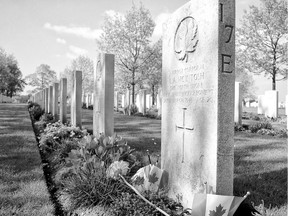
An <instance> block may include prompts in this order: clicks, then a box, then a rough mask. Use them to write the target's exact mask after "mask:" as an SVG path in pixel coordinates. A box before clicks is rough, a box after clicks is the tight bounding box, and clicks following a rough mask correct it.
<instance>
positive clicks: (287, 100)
mask: <svg viewBox="0 0 288 216" xmlns="http://www.w3.org/2000/svg"><path fill="white" fill-rule="evenodd" d="M285 114H286V116H287V122H288V95H286V100H285Z"/></svg>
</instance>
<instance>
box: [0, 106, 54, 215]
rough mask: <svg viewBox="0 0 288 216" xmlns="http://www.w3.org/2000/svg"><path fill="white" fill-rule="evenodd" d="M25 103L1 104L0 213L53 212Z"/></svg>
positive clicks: (36, 213) (48, 213)
mask: <svg viewBox="0 0 288 216" xmlns="http://www.w3.org/2000/svg"><path fill="white" fill-rule="evenodd" d="M52 213H53V206H52V203H51V202H50V200H49V194H48V191H47V188H46V184H45V180H44V175H43V171H42V164H41V159H40V155H39V151H38V148H37V144H36V140H35V135H34V132H33V129H32V125H31V120H30V116H29V114H28V111H27V104H21V105H20V104H0V215H35V216H36V215H43V216H44V215H53V214H52Z"/></svg>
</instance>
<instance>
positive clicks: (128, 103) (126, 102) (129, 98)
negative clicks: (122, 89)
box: [125, 89, 131, 107]
mask: <svg viewBox="0 0 288 216" xmlns="http://www.w3.org/2000/svg"><path fill="white" fill-rule="evenodd" d="M130 104H131V92H130V89H127V90H126V94H125V107H127V106H129V105H130Z"/></svg>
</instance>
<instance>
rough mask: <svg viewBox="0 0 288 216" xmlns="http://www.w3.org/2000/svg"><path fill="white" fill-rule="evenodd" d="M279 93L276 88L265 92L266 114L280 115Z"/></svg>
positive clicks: (268, 115)
mask: <svg viewBox="0 0 288 216" xmlns="http://www.w3.org/2000/svg"><path fill="white" fill-rule="evenodd" d="M278 95H279V92H278V91H276V90H271V91H266V92H265V101H266V102H265V107H266V109H265V116H267V117H270V118H277V117H278Z"/></svg>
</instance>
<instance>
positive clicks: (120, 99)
mask: <svg viewBox="0 0 288 216" xmlns="http://www.w3.org/2000/svg"><path fill="white" fill-rule="evenodd" d="M147 91H148V90H146V89H142V90H140V91H139V93H138V94H137V95H136V103H135V105H136V106H137V107H138V111H139V112H140V113H142V114H143V115H145V114H146V111H147V109H149V108H150V107H152V105H153V104H152V100H153V99H152V95H151V94H147ZM131 104H132V95H131V92H130V90H127V91H126V94H122V95H121V94H120V93H119V92H115V93H114V107H115V108H116V110H118V109H119V108H120V106H121V107H122V108H124V107H127V106H129V105H131ZM155 105H156V108H157V109H158V115H160V114H161V89H159V90H158V94H157V96H156V104H155Z"/></svg>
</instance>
